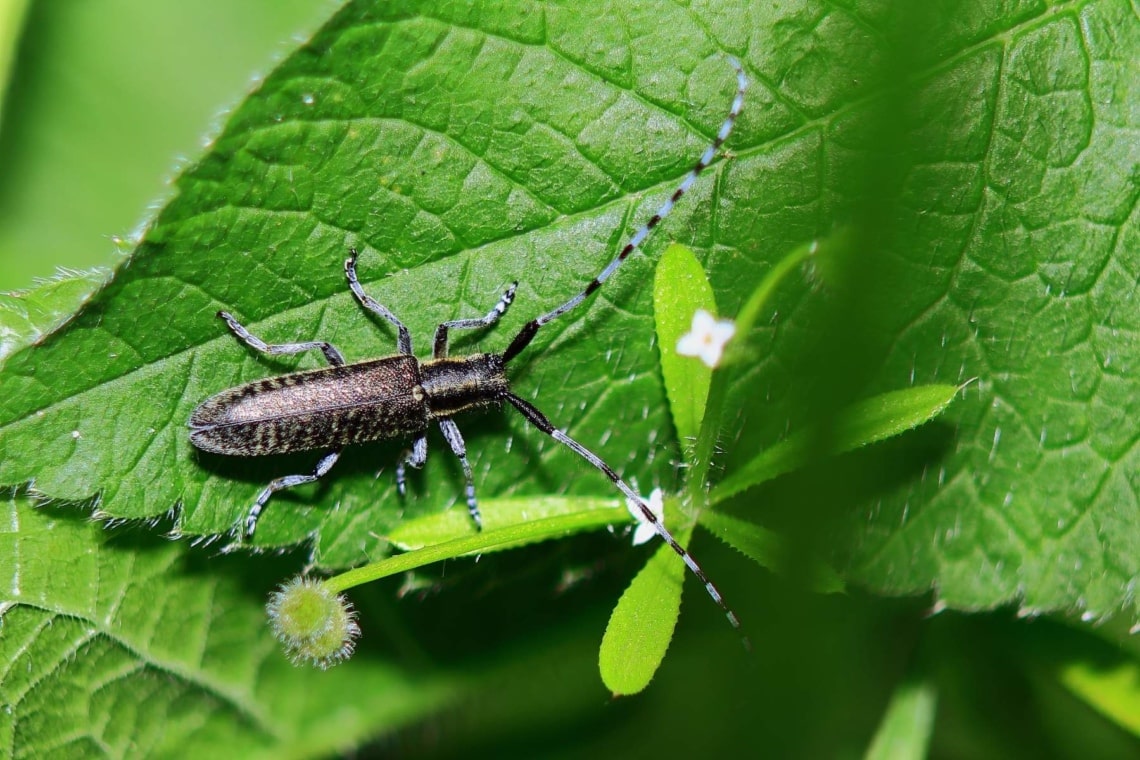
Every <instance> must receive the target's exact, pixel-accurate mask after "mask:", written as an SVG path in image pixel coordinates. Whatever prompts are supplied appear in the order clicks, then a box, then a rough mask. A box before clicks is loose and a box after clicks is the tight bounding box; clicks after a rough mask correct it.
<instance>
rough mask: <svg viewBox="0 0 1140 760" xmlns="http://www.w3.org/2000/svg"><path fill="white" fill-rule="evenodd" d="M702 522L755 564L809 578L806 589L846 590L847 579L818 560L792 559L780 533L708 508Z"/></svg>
mask: <svg viewBox="0 0 1140 760" xmlns="http://www.w3.org/2000/svg"><path fill="white" fill-rule="evenodd" d="M698 522H699V523H700V524H701V525H703V526H705V527H706V528H708V529H709V530H710V531H712V533H713V535H715V536H716V537H717V538H719V539H721V540H722V541H724V542H725V543H726V544H728V545H729V546H731V547H732V548H733V549H736V550H737V551H738V552H740V553H741V554H744V555H745V556H747V557H748V558H750V559H752V560H753V561H754V562H756V563H758V564H760V565H762V566H763V567H767V568H769V569H770V570H774V571H776V572H779V573H786V572H789V571H790V570H795V571H797V572H801V573H804V574H805V575H806V582H805V584H804V585H805V586H807V587H808V588H811V589H813V590H815V591H818V592H820V593H822V594H833V593H839V592H841V591H843V589H844V584H843V579H842V578H840V577H839V574H838V573H837V572H835V570H834V569H833V568H832V567H831V566H830V565H828V564H827V563H826V562H824V561H823V560H821V559H818V558H816V557H812V558H808V559H806V560H805V559H802V558H795V557H792V556H791V548H790V547H789V546H788V543H787V541H785V540H784V537H783V536H781V535H780V534H779V533H775V532H773V531H770V530H768V529H767V528H763V527H761V526H759V525H756V524H755V523H751V522H748V521H747V520H741V519H739V518H737V517H733V516H731V515H726V514H724V513H723V512H716V511H714V510H711V509H706V510H704V511H703V512H701V516H700V518H699V519H698Z"/></svg>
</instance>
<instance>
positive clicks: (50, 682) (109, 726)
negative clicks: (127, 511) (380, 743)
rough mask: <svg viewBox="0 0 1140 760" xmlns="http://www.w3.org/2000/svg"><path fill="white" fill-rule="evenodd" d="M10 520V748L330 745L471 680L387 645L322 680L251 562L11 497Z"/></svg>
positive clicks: (18, 752) (0, 662)
mask: <svg viewBox="0 0 1140 760" xmlns="http://www.w3.org/2000/svg"><path fill="white" fill-rule="evenodd" d="M0 525H2V526H3V528H0V588H2V589H3V599H4V603H3V607H0V612H2V613H3V619H2V623H0V703H3V705H4V709H3V710H0V747H3V753H4V754H5V756H7V757H97V756H100V757H142V756H146V757H196V756H202V757H204V756H207V755H210V754H214V755H215V756H216V753H217V752H218V748H219V747H225V748H226V752H227V754H228V755H229V756H232V757H257V756H264V757H312V756H318V755H328V754H332V753H333V752H334V751H335V750H337V749H338V748H343V747H345V746H354V745H356V744H358V743H360V742H361V741H363V740H365V739H367V738H368V737H370V736H373V735H375V734H377V733H380V732H383V731H391V730H393V729H394V728H395V727H397V726H399V725H402V724H406V723H408V722H410V721H411V720H413V719H416V718H418V717H419V716H420V715H422V714H423V713H424V712H425V711H427V710H431V709H438V708H439V707H440V706H441V705H442V704H445V703H446V702H448V701H449V700H451V699H453V698H454V696H455V694H456V693H457V682H456V679H454V678H445V677H444V676H443V675H442V674H441V673H437V674H435V675H432V676H430V677H429V676H425V674H423V673H412V672H409V671H408V670H407V669H406V668H405V667H403V666H401V665H399V664H397V663H396V662H394V661H385V660H381V659H378V658H375V657H361V658H360V659H358V660H357V661H356V662H354V663H353V664H352V667H351V668H341V669H339V670H335V671H332V672H330V673H326V674H323V677H321V678H314V677H313V673H312V671H309V670H303V669H299V668H295V667H293V666H292V665H290V664H289V663H288V661H286V659H285V657H284V656H283V655H282V654H281V652H280V651H279V650H278V648H277V645H276V642H275V641H274V640H273V638H272V637H271V636H270V635H269V633H268V631H267V629H266V626H265V623H264V593H265V582H266V579H265V578H264V577H259V576H263V575H264V573H258V572H257V571H256V570H252V568H251V565H250V564H249V561H248V560H247V559H242V558H229V559H227V560H225V561H223V562H222V564H224V565H226V566H227V567H226V568H225V570H226V571H227V572H216V573H211V574H209V576H208V577H207V576H206V575H205V574H203V573H202V572H201V570H202V568H201V565H200V560H199V559H197V558H195V557H194V554H193V552H191V551H190V548H189V546H188V545H186V544H172V543H169V542H163V541H161V540H160V539H155V538H154V537H151V538H149V539H147V538H143V539H141V540H138V539H137V537H134V538H132V537H131V536H129V535H118V536H112V535H111V534H110V533H108V532H107V531H105V530H104V529H103V527H102V526H99V525H97V524H95V523H91V522H84V521H79V520H75V519H74V518H73V517H72V516H71V515H68V514H66V513H64V512H60V511H56V510H36V509H33V508H32V506H31V504H30V502H29V500H28V499H27V498H25V497H14V496H12V495H11V494H7V495H5V498H4V501H3V502H0ZM219 561H220V560H218V559H217V558H215V560H214V562H215V563H217V562H219ZM251 576H253V577H254V578H257V580H253V581H252V582H251V580H252V579H251Z"/></svg>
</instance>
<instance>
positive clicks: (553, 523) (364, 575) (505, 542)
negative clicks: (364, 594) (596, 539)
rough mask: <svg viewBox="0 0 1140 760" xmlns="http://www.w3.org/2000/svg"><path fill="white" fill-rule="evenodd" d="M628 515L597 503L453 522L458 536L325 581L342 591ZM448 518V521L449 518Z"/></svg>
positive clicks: (602, 524)
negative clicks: (507, 518) (506, 519)
mask: <svg viewBox="0 0 1140 760" xmlns="http://www.w3.org/2000/svg"><path fill="white" fill-rule="evenodd" d="M519 501H521V502H524V503H532V502H530V500H528V499H520V500H519ZM601 503H608V504H612V503H613V502H612V501H602V502H601ZM465 516H466V514H465ZM628 519H629V512H628V511H626V509H625V508H624V507H598V508H595V509H591V510H589V511H578V512H573V513H570V514H556V513H555V514H554V516H552V517H545V518H538V519H531V520H527V521H524V522H520V523H517V524H514V525H508V526H506V527H501V528H496V529H494V530H486V529H485V530H482V531H478V532H476V531H475V530H474V529H473V528H471V529H466V530H464V529H459V528H458V525H457V524H456V525H455V526H454V528H453V529H454V530H455V531H456V532H459V533H464V534H466V535H464V536H463V537H461V538H453V539H450V540H444V541H443V542H442V543H429V544H426V545H424V546H423V548H420V549H416V550H414V551H409V552H407V553H405V554H397V555H395V556H393V557H388V558H387V559H383V560H380V561H379V562H372V563H370V564H367V565H362V566H361V567H356V568H353V569H352V570H348V571H347V572H344V573H341V574H340V575H336V576H334V577H332V578H329V579H328V581H326V585H328V586H329V588H331V589H333V590H335V591H345V590H347V589H350V588H353V587H354V586H359V585H361V584H363V583H369V582H371V581H375V580H379V579H381V578H386V577H388V576H389V575H395V574H396V573H402V572H406V571H408V570H414V569H416V568H417V567H423V566H425V565H430V564H432V563H435V562H441V561H443V560H445V559H452V558H454V557H462V556H466V555H471V554H483V553H485V552H492V551H502V550H504V549H514V548H517V547H520V546H526V545H528V544H534V543H539V542H541V541H548V540H550V539H554V538H565V537H566V536H570V535H573V534H575V533H582V532H585V531H589V530H597V529H599V528H604V527H607V526H609V525H613V524H615V523H619V522H623V521H628ZM468 521H470V520H468ZM448 522H449V523H450V522H451V519H450V518H449V519H448ZM414 532H416V533H419V534H420V535H421V537H422V535H423V533H424V531H423V530H416V531H414Z"/></svg>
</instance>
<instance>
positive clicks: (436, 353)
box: [432, 282, 519, 359]
mask: <svg viewBox="0 0 1140 760" xmlns="http://www.w3.org/2000/svg"><path fill="white" fill-rule="evenodd" d="M518 286H519V284H518V282H512V283H511V286H510V287H509V288H507V289H506V291H505V292H504V293H503V295H502V297H501V298H499V302H498V303H497V304H495V307H494V308H493V309H491V310H490V311H489V312H487V316H485V317H480V318H479V319H453V320H452V321H450V322H444V323H443V324H441V325H440V326H439V327H437V328H435V349H434V350H433V352H432V356H433V357H435V358H436V359H444V358H446V357H447V331H448V330H475V329H478V328H480V327H490V326H491V325H493V324H495V323H496V322H498V321H499V317H501V316H503V315H504V314H506V313H507V308H508V307H510V305H511V302H512V301H514V300H515V288H517V287H518Z"/></svg>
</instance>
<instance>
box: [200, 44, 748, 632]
mask: <svg viewBox="0 0 1140 760" xmlns="http://www.w3.org/2000/svg"><path fill="white" fill-rule="evenodd" d="M729 62H730V63H731V65H732V67H733V68H734V69H735V70H736V81H737V89H736V95H735V97H734V98H733V100H732V106H731V107H730V108H729V112H728V116H727V117H726V118H725V120H724V122H723V123H722V124H721V126H720V129H719V130H717V133H716V137H715V138H714V139H713V142H712V144H710V145H709V147H708V148H707V149H706V150H705V152H704V153H703V154H702V155H701V157H700V159H699V160H698V161H697V163H696V165H695V166H693V168H692V169H691V170H690V171H689V173H688V174H686V175H685V178H684V179H683V180H682V181H681V183H680V184H679V185H678V186H677V188H676V190H674V191H673V194H672V195H671V196H670V197H669V199H668V200H666V201H665V203H664V204H662V206H661V208H660V209H658V210H657V213H655V214H654V215H653V216H652V217H650V219H649V221H647V222H646V223H645V225H644V226H642V227H641V228H640V229H639V230H638V231H637V232H635V233H634V234H633V236H632V237H631V238H630V240H629V242H628V243H626V245H625V246H624V247H623V248H622V249H621V251H620V252H619V253H618V255H617V257H616V258H614V259H613V261H611V262H610V263H609V264H607V265H606V267H605V268H604V269H603V270H602V271H601V272H600V273H599V274H598V275H597V276H596V277H594V279H592V280H591V281H590V282H589V283H588V284H587V285H586V287H585V288H584V289H583V290H582V291H581V292H580V293H578V294H577V295H575V296H573V297H572V298H570V299H569V300H568V301H566V302H565V303H563V304H562V305H560V306H558V307H556V308H554V309H552V310H550V311H548V312H546V313H545V314H543V315H541V316H539V317H536V318H535V319H532V320H531V321H529V322H527V323H526V325H524V326H523V328H522V329H521V330H520V331H519V333H518V334H517V335H515V337H514V339H513V340H512V341H511V342H510V344H509V346H508V347H507V350H506V351H505V352H503V354H501V355H500V354H473V355H470V356H462V357H448V355H447V351H448V345H447V334H448V331H449V330H473V329H480V328H484V327H489V326H491V325H493V324H494V323H495V322H497V321H498V320H499V318H500V317H502V315H503V314H504V313H506V311H507V308H508V307H510V305H511V303H512V302H513V300H514V295H515V288H516V285H517V283H512V284H511V286H510V287H509V288H508V289H507V291H506V292H505V293H503V296H502V298H500V299H499V302H498V303H497V304H495V306H494V307H493V308H492V309H491V310H490V311H489V312H488V313H487V314H486V315H485V316H483V317H481V318H475V319H460V320H455V321H452V322H445V323H443V324H441V325H440V326H439V327H438V328H437V329H436V333H435V342H434V346H433V352H432V358H431V359H430V360H427V361H424V362H420V361H419V360H418V359H416V357H415V356H414V354H413V352H412V339H411V335H410V333H409V332H408V329H407V327H405V326H404V324H403V323H402V322H401V321H400V320H399V319H398V318H397V317H396V315H395V314H393V313H392V312H391V311H389V310H388V309H387V308H386V307H385V306H383V305H382V304H380V303H379V302H377V301H376V300H375V299H373V298H372V297H371V296H369V295H368V294H367V293H365V292H364V288H363V287H362V286H361V285H360V281H359V279H358V278H357V276H356V260H357V252H356V251H355V250H353V251H352V252H351V255H350V256H349V258H348V259H347V260H346V261H345V263H344V271H345V277H346V278H347V279H348V285H349V288H350V289H351V290H352V293H353V295H355V296H356V299H357V300H358V301H359V302H360V304H361V306H363V307H364V308H365V309H368V310H369V311H371V312H373V313H374V314H376V315H377V316H379V317H381V318H383V319H384V320H386V321H387V322H389V323H390V324H392V325H393V327H395V328H396V331H397V335H398V340H397V351H398V353H397V354H396V355H394V356H389V357H385V358H382V359H374V360H371V361H364V362H359V363H357V364H345V360H344V357H343V356H342V355H341V353H340V351H338V350H337V349H336V348H335V347H334V346H333V345H331V344H330V343H326V342H324V341H309V342H305V343H285V344H276V345H274V344H269V343H266V342H265V341H263V340H261V339H260V338H258V337H257V336H255V335H253V334H252V333H250V332H249V331H248V330H247V329H246V328H245V327H244V326H243V325H242V324H241V323H240V322H238V321H237V320H236V319H235V318H234V317H232V316H231V315H230V314H228V313H226V312H219V314H218V316H219V317H221V318H222V319H223V320H225V322H226V324H227V325H229V328H230V329H231V330H232V331H233V333H234V334H235V335H236V336H237V337H238V338H239V339H240V340H241V341H243V342H244V343H246V345H248V346H250V347H251V348H253V349H255V350H257V351H261V352H263V353H266V354H270V355H283V354H296V353H301V352H304V351H311V350H320V351H321V353H322V354H324V356H325V358H326V359H327V360H328V362H329V364H330V365H331V366H330V367H328V368H326V369H318V370H314V371H310V372H298V373H294V374H290V375H284V376H282V377H277V378H271V379H268V380H259V381H256V382H253V383H249V384H246V385H242V386H240V387H237V388H231V389H229V390H226V391H222V392H221V393H219V394H217V395H216V396H213V397H211V398H209V399H207V400H206V401H204V402H202V404H201V405H200V406H199V407H198V408H197V409H195V410H194V413H193V415H192V416H191V417H190V440H191V442H192V443H193V444H194V445H195V446H197V447H198V448H200V449H203V450H205V451H210V452H214V453H217V454H228V455H233V456H258V455H263V454H280V453H287V452H294V451H306V450H317V449H325V450H326V454H325V455H324V456H323V457H322V458H321V460H320V462H319V463H318V464H317V466H316V468H315V469H314V470H313V472H312V473H310V474H306V475H289V476H286V477H283V478H278V479H277V480H274V481H273V482H271V483H270V484H269V485H268V486H267V487H266V488H265V489H264V490H263V491H262V492H261V494H260V495H259V496H258V498H257V501H256V502H255V503H254V505H253V506H252V507H251V508H250V510H249V513H248V515H247V517H246V520H245V524H244V533H245V534H246V535H247V536H252V534H253V532H254V530H255V529H256V527H257V520H258V518H259V516H260V514H261V511H262V509H264V507H265V504H266V502H268V500H269V497H270V496H272V495H273V493H274V492H276V491H279V490H281V489H284V488H291V487H293V486H296V485H300V484H302V483H311V482H312V481H314V480H317V479H318V478H320V477H322V476H323V475H325V473H327V472H328V471H329V470H330V469H331V468H332V466H333V465H334V464H335V463H336V460H337V458H338V457H339V456H340V452H341V449H343V447H345V446H347V445H351V444H355V443H365V442H368V441H375V440H379V439H385V438H400V437H411V438H412V439H413V444H412V448H411V450H410V451H409V452H408V453H407V454H406V455H405V457H404V459H403V461H402V462H401V463H400V465H399V467H397V471H396V481H397V486H398V487H399V490H400V492H401V493H403V492H404V466H405V465H410V466H412V467H421V466H422V465H423V463H424V461H425V459H426V457H427V439H426V437H425V436H426V433H427V429H428V427H429V425H430V423H432V422H437V423H439V427H440V431H441V432H442V433H443V437H444V440H446V441H447V444H448V446H450V448H451V450H452V452H453V453H454V454H455V455H456V456H457V457H458V458H459V461H460V463H461V464H462V466H463V474H464V478H465V481H466V488H465V491H466V497H467V508H468V511H469V512H470V513H471V519H472V520H473V521H474V522H475V525H476V527H480V528H481V527H482V519H481V517H480V515H479V507H478V503H477V501H476V499H475V484H474V480H473V477H472V473H471V465H470V464H469V463H468V461H467V449H466V445H465V444H464V442H463V437H462V435H461V434H460V432H459V428H458V426H456V424H455V422H454V420H453V419H452V417H453V416H454V415H456V414H459V413H460V412H465V411H468V410H471V409H476V408H480V407H485V406H491V405H500V404H502V403H503V402H506V403H509V404H510V405H512V406H514V407H515V408H516V409H518V410H519V412H520V413H521V414H522V415H523V416H524V417H525V418H526V419H527V420H528V421H529V422H530V423H531V424H532V425H533V426H534V427H536V428H538V429H539V430H540V431H542V432H543V433H545V434H546V435H549V436H550V437H551V438H553V439H554V440H556V441H558V442H559V443H561V444H563V445H565V446H566V447H567V448H569V449H570V450H572V451H573V452H574V453H576V454H578V455H579V456H580V457H582V458H583V459H585V460H586V461H587V462H589V463H590V464H591V465H593V466H594V467H596V468H597V469H598V470H600V471H601V472H602V473H604V474H605V476H606V477H607V478H609V479H610V481H611V482H612V483H613V484H614V485H615V486H616V487H617V488H618V490H620V491H621V492H622V494H623V495H624V496H625V497H626V498H627V499H628V500H629V501H630V503H632V504H635V505H636V506H637V509H638V511H639V512H640V513H641V515H642V517H643V519H644V520H646V521H647V522H648V523H649V524H651V525H652V526H653V527H654V529H655V530H656V531H657V533H658V535H660V536H661V538H662V539H664V540H665V541H666V543H668V544H669V546H670V547H672V549H673V550H674V551H675V552H677V554H678V555H680V557H681V559H682V560H684V562H685V564H686V565H687V566H688V567H689V569H690V570H692V571H693V573H694V574H695V575H696V576H697V578H698V579H700V581H701V583H703V584H704V586H705V589H706V590H707V591H708V593H709V596H711V597H712V599H713V601H715V602H716V604H717V605H718V606H720V608H721V609H722V610H723V611H724V613H725V615H727V617H728V619H729V621H730V622H731V623H732V625H733V626H736V627H739V625H740V623H739V621H738V620H737V619H736V615H735V614H734V613H733V612H732V611H731V610H730V609H729V608H728V607H727V606H726V605H725V603H724V600H723V599H722V598H721V595H720V592H719V591H717V589H716V587H715V586H714V585H713V584H712V582H711V581H710V580H709V579H708V577H707V576H706V575H705V573H704V571H703V570H701V567H700V565H698V564H697V562H696V560H694V559H693V557H692V555H691V554H689V553H688V552H687V551H686V550H685V549H684V547H682V546H681V545H680V544H679V543H678V542H677V540H676V539H674V538H673V535H672V534H671V533H670V532H669V531H668V530H667V529H666V528H665V526H664V525H663V524H662V523H661V522H660V520H658V518H657V517H656V515H654V513H653V511H652V510H651V509H650V508H649V506H648V505H647V504H646V503H645V501H644V500H643V499H642V498H641V496H640V495H639V494H637V492H635V491H634V490H633V488H631V487H630V486H629V484H627V483H626V482H625V481H624V480H622V478H621V477H620V476H619V475H618V474H617V473H616V472H615V471H614V470H613V468H611V467H610V466H609V465H607V464H606V463H605V462H603V461H602V459H601V458H600V457H598V456H597V455H596V454H594V453H593V452H591V451H590V450H589V449H587V448H586V447H585V446H583V445H581V444H580V443H578V442H577V441H575V440H574V439H572V438H570V436H568V435H566V434H565V433H563V432H562V431H560V430H558V429H557V428H555V427H554V425H553V424H552V423H551V422H550V420H548V419H547V418H546V416H545V415H544V414H543V413H542V412H540V411H539V410H538V409H537V408H536V407H534V406H533V405H532V404H531V403H530V402H528V401H525V400H523V399H521V398H519V397H518V396H516V395H514V394H513V393H512V392H511V390H510V384H509V382H508V380H507V377H506V372H505V370H506V365H507V364H508V363H509V362H510V361H511V360H512V359H513V358H514V357H516V356H517V355H518V354H519V353H520V352H521V351H522V350H523V349H525V348H526V347H527V346H528V345H529V344H530V342H531V340H533V338H534V336H535V334H536V333H537V332H538V330H539V328H541V327H542V326H543V325H545V324H547V323H549V322H551V321H552V320H554V319H557V318H558V317H560V316H562V315H563V314H565V313H566V312H568V311H570V310H571V309H573V308H574V307H576V306H578V305H579V304H581V303H582V302H583V301H585V300H586V299H587V298H588V297H589V296H590V294H591V293H593V292H594V291H596V290H597V289H598V288H600V287H601V286H602V284H603V283H604V282H605V281H606V280H608V279H609V278H610V276H611V275H613V273H614V272H615V271H617V269H618V267H620V266H621V264H622V262H624V261H625V260H626V259H627V258H628V257H629V255H630V254H631V253H633V251H634V250H636V249H637V248H638V247H639V246H640V245H641V244H642V243H643V242H645V240H646V238H647V237H648V236H649V234H650V232H652V231H653V229H654V228H656V227H657V225H658V224H659V223H660V222H661V220H662V219H664V218H665V217H666V216H668V214H669V212H671V211H672V210H673V207H674V206H675V205H676V203H677V202H678V201H679V200H680V199H681V197H682V196H684V195H685V193H686V192H688V191H689V189H690V188H691V187H692V186H693V184H694V183H695V182H696V180H697V177H699V176H700V174H701V172H702V171H704V169H705V168H706V167H707V166H708V165H709V164H710V163H712V161H713V159H714V158H715V157H716V153H717V150H718V149H719V148H720V146H721V145H722V144H723V143H724V141H725V140H726V139H728V136H729V134H731V132H732V128H733V126H734V125H735V123H736V119H737V117H738V116H739V115H740V110H741V108H742V107H743V106H744V91H745V89H746V88H747V86H748V80H747V78H746V77H745V75H744V69H743V68H742V67H741V65H740V63H739V62H738V61H737V60H736V59H735V58H729Z"/></svg>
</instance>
